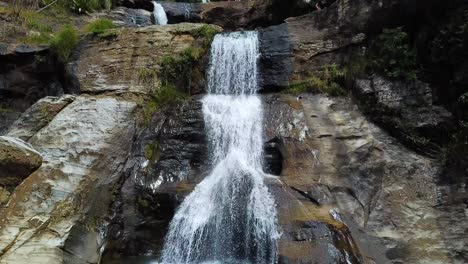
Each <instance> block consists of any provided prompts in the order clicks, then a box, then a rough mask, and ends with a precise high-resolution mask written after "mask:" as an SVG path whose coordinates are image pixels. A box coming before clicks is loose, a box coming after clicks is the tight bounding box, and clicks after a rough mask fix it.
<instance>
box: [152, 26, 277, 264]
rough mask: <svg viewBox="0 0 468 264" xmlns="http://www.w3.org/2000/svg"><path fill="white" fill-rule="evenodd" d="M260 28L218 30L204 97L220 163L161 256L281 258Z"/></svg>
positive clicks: (187, 204)
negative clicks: (265, 127) (266, 146)
mask: <svg viewBox="0 0 468 264" xmlns="http://www.w3.org/2000/svg"><path fill="white" fill-rule="evenodd" d="M258 56H259V52H258V37H257V33H256V32H235V33H229V34H219V35H216V37H215V38H214V41H213V44H212V48H211V65H210V69H209V72H208V95H206V96H205V97H204V98H203V99H202V102H203V114H204V118H205V123H206V128H207V133H208V138H209V142H210V150H211V152H212V162H213V170H212V172H211V174H210V175H209V176H208V177H206V178H205V179H204V180H203V181H202V182H201V183H200V184H198V185H197V186H196V187H195V189H194V191H193V192H192V193H191V194H190V195H189V196H187V198H186V199H185V200H184V202H183V203H182V204H181V205H180V207H179V209H178V211H177V212H176V214H175V216H174V218H173V220H172V222H171V224H170V227H169V232H168V235H167V237H166V243H165V245H164V249H163V253H162V259H161V262H162V263H164V264H169V263H170V264H182V263H190V264H192V263H193V264H195V263H204V264H207V263H213V264H214V263H219V264H227V263H229V264H246V263H250V264H253V263H261V264H268V263H275V262H276V257H277V243H276V240H277V238H278V237H279V234H278V229H277V216H276V209H275V205H274V200H273V198H272V196H271V194H270V193H269V191H268V188H267V187H266V185H265V184H264V173H263V171H262V146H263V140H262V134H263V131H262V124H263V122H262V119H263V113H262V105H261V100H260V98H259V97H258V96H257V95H255V93H256V91H257V89H258V84H257V79H258V69H257V58H258Z"/></svg>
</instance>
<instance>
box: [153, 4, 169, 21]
mask: <svg viewBox="0 0 468 264" xmlns="http://www.w3.org/2000/svg"><path fill="white" fill-rule="evenodd" d="M153 6H154V10H153V16H154V21H155V23H156V25H167V21H168V19H167V15H166V11H164V7H163V6H162V5H161V4H158V3H157V2H156V1H153Z"/></svg>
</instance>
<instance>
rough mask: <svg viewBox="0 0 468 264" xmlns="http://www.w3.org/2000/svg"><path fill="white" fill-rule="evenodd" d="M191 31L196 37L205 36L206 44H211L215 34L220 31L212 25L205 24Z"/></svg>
mask: <svg viewBox="0 0 468 264" xmlns="http://www.w3.org/2000/svg"><path fill="white" fill-rule="evenodd" d="M190 33H191V35H192V36H194V37H198V38H203V42H204V44H209V43H211V41H212V40H213V38H214V36H215V35H216V34H218V33H219V29H217V28H215V27H213V26H210V25H203V26H201V27H199V28H197V29H194V30H192V31H191V32H190Z"/></svg>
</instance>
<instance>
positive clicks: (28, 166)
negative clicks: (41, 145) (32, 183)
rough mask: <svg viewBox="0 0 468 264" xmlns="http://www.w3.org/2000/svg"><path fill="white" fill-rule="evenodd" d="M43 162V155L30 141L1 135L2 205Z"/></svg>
mask: <svg viewBox="0 0 468 264" xmlns="http://www.w3.org/2000/svg"><path fill="white" fill-rule="evenodd" d="M41 164H42V157H41V155H40V154H39V152H37V151H36V150H34V149H33V148H32V146H31V145H29V144H28V143H26V142H24V141H22V140H20V139H17V138H13V137H0V205H2V204H3V203H4V202H6V201H7V200H8V198H9V196H10V193H11V192H13V190H14V189H15V187H16V186H18V185H19V184H20V183H21V182H22V181H23V180H24V179H25V178H26V177H28V176H29V175H30V174H31V173H32V172H34V171H35V170H37V169H38V168H39V167H40V166H41Z"/></svg>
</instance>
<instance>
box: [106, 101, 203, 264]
mask: <svg viewBox="0 0 468 264" xmlns="http://www.w3.org/2000/svg"><path fill="white" fill-rule="evenodd" d="M150 149H151V151H149V150H150ZM208 163H209V162H208V154H207V143H206V139H205V130H204V121H203V116H202V112H201V102H200V101H198V100H197V99H193V100H190V101H187V102H185V103H184V104H182V105H180V106H174V107H171V108H170V109H168V111H167V113H166V114H162V113H158V114H156V115H154V116H153V119H152V120H151V122H150V123H149V125H148V128H147V129H145V130H144V131H143V132H142V133H141V134H140V136H139V137H138V139H137V140H136V141H135V145H134V150H133V152H132V158H131V159H130V161H129V162H128V169H127V173H126V175H127V176H126V180H125V183H124V185H123V187H122V189H121V197H120V199H119V200H120V202H119V204H116V208H115V209H114V210H115V211H116V213H117V214H116V216H115V217H114V220H113V221H112V224H111V226H110V230H111V231H110V233H109V234H110V236H109V238H108V240H109V241H108V247H107V248H106V253H105V256H104V257H105V259H113V255H115V254H117V253H118V254H123V255H125V256H143V255H151V256H155V257H157V254H158V253H159V251H160V250H161V249H162V245H163V240H164V237H165V235H166V229H167V226H168V224H169V222H170V220H171V219H172V217H173V215H174V213H175V209H176V208H177V206H178V205H179V204H180V203H181V202H182V200H183V197H184V196H185V195H186V194H188V193H189V192H190V191H191V189H192V188H193V186H194V184H195V182H196V181H198V180H199V178H201V176H202V175H203V173H204V172H206V170H207V165H208Z"/></svg>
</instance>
